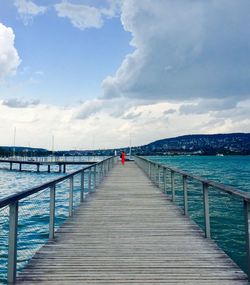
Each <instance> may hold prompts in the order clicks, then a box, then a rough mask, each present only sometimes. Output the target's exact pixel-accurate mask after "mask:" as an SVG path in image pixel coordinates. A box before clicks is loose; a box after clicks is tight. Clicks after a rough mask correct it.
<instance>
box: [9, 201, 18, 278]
mask: <svg viewBox="0 0 250 285" xmlns="http://www.w3.org/2000/svg"><path fill="white" fill-rule="evenodd" d="M17 226H18V201H16V202H14V203H12V204H10V205H9V244H8V283H14V282H15V281H16V262H17Z"/></svg>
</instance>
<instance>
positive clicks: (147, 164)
mask: <svg viewBox="0 0 250 285" xmlns="http://www.w3.org/2000/svg"><path fill="white" fill-rule="evenodd" d="M134 159H135V162H136V163H137V165H138V166H139V167H141V168H142V170H144V172H145V173H146V174H147V175H148V176H149V178H150V179H151V180H152V181H153V182H154V183H155V184H156V186H158V187H159V188H160V187H161V183H160V181H161V180H160V178H161V173H162V175H163V184H164V187H163V191H164V193H165V194H166V193H167V191H166V189H167V188H166V187H167V186H166V171H169V172H170V174H171V178H170V179H171V181H170V184H171V185H170V189H171V193H172V201H173V202H175V174H179V175H180V176H182V182H183V202H184V203H183V204H184V215H188V189H187V188H188V187H187V179H188V178H192V179H194V180H196V181H198V182H200V183H201V184H202V195H203V211H204V225H205V237H206V238H211V229H210V212H209V187H213V188H215V189H218V190H219V191H222V192H225V193H227V194H230V195H234V196H236V197H238V198H241V199H243V207H242V208H243V213H244V226H245V244H246V257H247V274H248V280H249V281H250V194H249V193H247V192H244V191H241V190H239V189H237V188H234V187H231V186H227V185H224V184H222V183H218V182H214V181H211V180H207V179H204V178H202V177H200V176H196V175H193V174H190V173H187V172H185V171H182V170H180V169H177V168H173V167H170V166H168V165H163V164H161V163H158V162H154V161H151V160H149V159H146V158H144V157H141V156H134Z"/></svg>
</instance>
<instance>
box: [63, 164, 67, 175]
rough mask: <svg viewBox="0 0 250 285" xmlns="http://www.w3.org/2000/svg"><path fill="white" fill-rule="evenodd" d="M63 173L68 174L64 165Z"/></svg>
mask: <svg viewBox="0 0 250 285" xmlns="http://www.w3.org/2000/svg"><path fill="white" fill-rule="evenodd" d="M63 173H66V164H64V165H63Z"/></svg>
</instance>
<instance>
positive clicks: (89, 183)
mask: <svg viewBox="0 0 250 285" xmlns="http://www.w3.org/2000/svg"><path fill="white" fill-rule="evenodd" d="M88 173H89V177H88V192H89V194H90V192H91V168H89V171H88Z"/></svg>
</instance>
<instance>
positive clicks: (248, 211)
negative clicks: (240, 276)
mask: <svg viewBox="0 0 250 285" xmlns="http://www.w3.org/2000/svg"><path fill="white" fill-rule="evenodd" d="M244 216H245V233H246V253H247V275H248V280H249V281H250V203H249V202H248V201H246V200H244Z"/></svg>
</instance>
